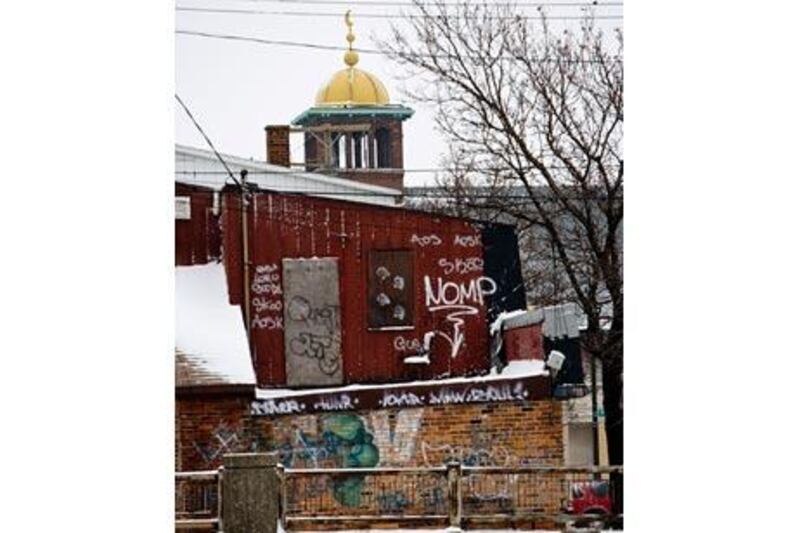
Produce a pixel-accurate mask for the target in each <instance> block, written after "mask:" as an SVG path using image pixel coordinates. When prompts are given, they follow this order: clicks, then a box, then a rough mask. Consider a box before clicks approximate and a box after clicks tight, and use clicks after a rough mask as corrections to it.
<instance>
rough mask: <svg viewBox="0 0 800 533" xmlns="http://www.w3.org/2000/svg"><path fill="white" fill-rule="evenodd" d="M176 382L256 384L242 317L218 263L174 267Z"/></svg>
mask: <svg viewBox="0 0 800 533" xmlns="http://www.w3.org/2000/svg"><path fill="white" fill-rule="evenodd" d="M175 314H176V316H175V362H176V368H175V374H176V375H175V380H176V386H178V387H183V386H196V385H255V381H256V380H255V374H254V372H253V365H252V362H251V360H250V349H249V347H248V343H247V335H246V333H245V328H244V321H243V320H242V314H241V311H240V309H239V307H238V306H234V305H231V304H230V303H229V302H228V287H227V283H226V281H225V270H224V267H223V265H222V264H218V263H209V264H205V265H194V266H186V267H183V266H179V267H175Z"/></svg>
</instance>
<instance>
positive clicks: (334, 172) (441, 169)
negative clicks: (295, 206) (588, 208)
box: [175, 165, 618, 178]
mask: <svg viewBox="0 0 800 533" xmlns="http://www.w3.org/2000/svg"><path fill="white" fill-rule="evenodd" d="M547 167H548V168H551V169H559V170H567V169H568V167H567V166H565V165H547ZM611 168H614V169H616V168H618V166H616V165H615V166H612V167H611ZM517 170H518V169H513V168H510V167H485V168H466V167H455V168H452V167H451V168H447V167H431V168H361V169H353V168H339V169H332V170H331V169H317V170H250V169H248V170H247V173H248V174H253V175H258V174H266V175H272V174H287V175H290V176H298V177H304V178H307V177H308V174H323V175H325V176H333V177H339V173H341V172H352V173H353V174H356V175H358V174H367V173H371V172H381V173H387V174H403V173H408V174H418V173H427V174H432V173H434V172H481V173H489V172H504V171H511V172H516V171H517ZM528 170H536V169H535V167H533V166H530V167H528ZM303 173H305V174H303ZM175 174H192V175H199V174H203V175H215V174H227V172H226V171H224V170H176V171H175Z"/></svg>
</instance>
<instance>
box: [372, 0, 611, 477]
mask: <svg viewBox="0 0 800 533" xmlns="http://www.w3.org/2000/svg"><path fill="white" fill-rule="evenodd" d="M378 44H379V46H380V47H381V49H382V50H383V51H384V52H385V53H387V54H388V55H389V56H390V57H391V58H393V59H394V60H395V61H396V62H397V63H398V64H399V65H400V66H401V67H403V68H404V70H405V71H406V74H408V76H407V79H408V80H412V81H411V86H410V87H409V89H410V90H408V91H407V94H408V96H409V97H410V98H412V99H413V100H415V101H417V102H422V103H425V104H433V105H435V107H436V109H437V114H436V122H437V126H438V128H439V129H440V131H441V132H443V134H444V135H445V137H446V139H447V141H448V143H449V146H450V154H449V156H447V158H446V164H447V166H448V167H450V168H452V169H453V172H451V173H449V174H448V175H447V176H445V178H444V183H443V185H444V186H445V188H447V189H448V190H449V191H452V192H453V193H454V197H455V198H456V199H457V202H456V204H457V205H455V206H451V208H452V209H455V210H457V211H458V212H461V213H463V212H464V209H465V206H466V207H467V208H469V209H473V210H480V212H481V213H482V214H483V215H484V217H485V216H486V215H491V216H494V217H499V218H503V219H505V220H506V221H513V222H515V223H516V224H517V227H518V230H519V233H520V245H521V249H522V250H524V253H523V256H524V257H523V261H524V264H525V268H524V273H525V275H526V278H527V283H528V287H527V288H528V290H529V295H530V297H531V298H532V300H533V302H534V303H538V304H548V303H561V302H567V301H572V302H576V303H577V304H578V305H580V308H581V309H582V311H583V313H584V314H585V316H586V330H585V335H584V337H583V342H584V345H585V348H586V350H588V351H589V352H590V353H592V354H593V355H594V356H596V357H598V358H599V359H600V360H601V361H602V366H603V381H604V407H605V412H606V421H607V431H608V442H609V456H610V457H609V458H610V460H611V461H612V462H613V463H615V464H622V462H623V453H622V427H623V424H622V420H623V416H622V335H623V305H622V302H623V276H622V214H623V186H622V181H623V154H622V122H623V98H622V88H623V64H622V33H621V31H620V30H616V32H615V33H614V35H611V36H607V35H604V34H603V32H602V31H600V29H599V28H598V27H597V25H596V24H595V21H594V17H593V14H592V13H591V12H587V13H586V15H585V17H584V19H583V20H582V21H581V24H580V28H579V29H578V30H576V31H569V30H564V31H559V32H555V31H553V29H552V24H551V23H550V22H549V21H548V19H547V17H546V15H545V13H544V12H541V13H540V15H539V16H537V17H535V18H530V17H525V16H522V15H521V14H520V13H519V11H518V10H517V8H515V7H514V6H513V5H509V4H505V3H503V4H491V3H485V2H481V3H473V4H471V5H470V4H469V3H464V4H460V5H458V6H453V4H452V3H451V2H448V3H447V4H445V3H443V2H441V1H438V2H431V0H425V1H424V2H422V1H415V2H414V7H413V12H412V13H410V14H409V16H408V18H407V19H406V20H405V21H404V24H402V25H395V26H394V28H393V31H392V33H391V35H390V36H389V37H388V38H386V39H382V40H380V41H379V43H378ZM456 193H457V194H456Z"/></svg>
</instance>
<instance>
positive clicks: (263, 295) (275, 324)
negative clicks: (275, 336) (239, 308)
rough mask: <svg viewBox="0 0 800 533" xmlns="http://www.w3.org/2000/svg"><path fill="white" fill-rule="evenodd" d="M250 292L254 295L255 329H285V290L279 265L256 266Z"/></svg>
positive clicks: (253, 321) (253, 319) (253, 322)
mask: <svg viewBox="0 0 800 533" xmlns="http://www.w3.org/2000/svg"><path fill="white" fill-rule="evenodd" d="M250 290H251V291H252V293H253V299H252V302H253V303H252V305H253V311H254V314H253V318H252V324H253V327H254V328H256V329H268V330H270V329H283V290H282V288H281V274H280V270H279V269H278V265H276V264H275V263H271V264H266V265H256V267H255V275H254V276H253V282H252V283H251V284H250Z"/></svg>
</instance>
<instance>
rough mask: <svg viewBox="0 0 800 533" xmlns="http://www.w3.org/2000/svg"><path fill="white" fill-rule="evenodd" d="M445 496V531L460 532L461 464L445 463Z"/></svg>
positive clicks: (449, 532)
mask: <svg viewBox="0 0 800 533" xmlns="http://www.w3.org/2000/svg"><path fill="white" fill-rule="evenodd" d="M447 496H448V498H447V515H448V519H447V522H448V524H449V527H448V528H447V531H448V533H451V532H456V531H461V516H462V508H461V463H458V462H451V463H447Z"/></svg>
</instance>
